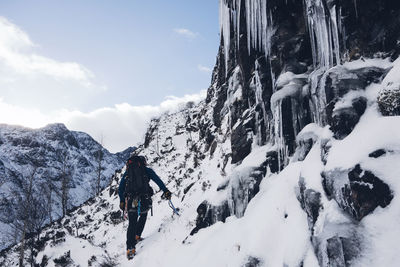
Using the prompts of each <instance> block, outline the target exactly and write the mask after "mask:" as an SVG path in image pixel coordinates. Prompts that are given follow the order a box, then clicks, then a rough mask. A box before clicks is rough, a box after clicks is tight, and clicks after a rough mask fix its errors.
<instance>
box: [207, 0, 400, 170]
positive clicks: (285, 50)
mask: <svg viewBox="0 0 400 267" xmlns="http://www.w3.org/2000/svg"><path fill="white" fill-rule="evenodd" d="M223 2H224V4H225V5H226V6H227V7H228V8H229V9H230V10H231V11H232V14H233V13H235V14H239V15H240V16H237V17H235V16H234V15H226V16H227V17H224V18H223V20H225V23H228V26H229V27H225V28H223V30H225V31H228V30H229V33H228V32H225V33H224V32H222V33H221V42H220V49H219V52H218V56H217V63H216V66H215V68H214V71H213V75H212V85H211V87H210V88H209V90H208V94H207V100H206V102H207V105H208V106H210V107H211V108H212V109H213V113H212V118H213V125H214V126H215V127H217V128H219V127H220V126H221V121H222V120H223V119H224V117H225V116H229V118H230V127H231V129H232V134H233V135H234V139H233V141H232V143H231V148H232V155H233V162H240V161H241V160H242V159H243V158H244V157H246V156H247V155H248V153H249V149H251V147H250V146H249V141H248V136H249V133H251V134H252V136H254V138H253V140H257V143H258V144H265V143H267V142H275V143H278V145H279V146H281V147H279V149H280V150H282V151H281V152H280V153H281V154H284V159H283V161H282V164H284V163H285V161H286V157H288V156H290V155H292V154H293V153H294V151H295V148H296V143H295V137H296V135H297V133H298V132H299V131H300V130H301V129H302V128H303V127H304V126H305V125H307V124H308V123H310V122H317V123H320V124H323V125H322V126H324V125H326V124H329V125H331V126H332V127H333V129H334V130H335V133H336V138H338V139H342V138H344V137H345V136H346V135H348V134H349V132H351V130H352V129H353V128H354V125H355V124H356V123H357V122H358V120H359V117H360V116H361V115H362V114H363V112H364V110H365V105H364V104H365V103H362V102H363V101H361V103H359V104H361V106H360V107H358V106H354V105H356V104H357V103H354V105H353V106H352V107H348V108H346V109H342V110H337V111H336V112H333V110H334V108H335V104H336V103H337V102H338V101H339V100H341V99H342V98H343V97H344V96H345V95H346V94H347V93H348V92H350V91H358V90H360V91H363V90H364V89H365V87H366V86H368V85H369V84H371V83H373V82H379V81H380V80H381V79H382V76H383V75H384V74H385V73H386V72H387V70H384V69H381V68H378V67H365V68H359V69H352V70H349V69H346V68H345V67H342V66H340V67H336V68H333V69H331V68H332V67H334V66H335V65H338V63H339V61H340V62H342V61H346V60H349V59H359V58H361V57H372V56H374V55H375V56H376V55H377V53H378V54H379V55H380V56H383V57H385V56H388V55H389V56H392V58H395V57H396V56H397V55H399V52H400V45H399V42H398V41H397V40H398V36H399V35H400V22H399V21H398V19H397V17H398V15H399V14H400V4H399V3H395V2H394V1H391V0H379V1H373V0H367V1H366V2H363V3H362V4H359V5H355V3H356V2H354V1H344V0H330V1H327V0H322V1H321V2H322V4H321V5H322V8H323V9H324V12H325V13H324V15H323V16H325V17H326V18H330V19H331V20H334V22H332V21H330V23H335V24H337V25H336V26H337V28H332V27H333V26H332V24H329V23H327V22H326V21H328V20H329V19H327V20H326V21H325V22H324V21H313V22H314V23H327V28H328V30H329V31H330V32H328V33H327V34H328V35H335V34H337V36H338V40H337V41H338V44H335V45H337V46H338V47H333V45H332V51H324V50H322V47H320V46H319V42H320V40H318V39H316V40H313V39H312V38H317V37H315V33H314V35H313V34H312V32H311V31H313V30H312V29H313V28H312V26H310V25H309V24H310V23H311V21H312V20H315V19H316V17H313V14H314V13H313V12H316V11H317V10H318V8H315V5H318V2H319V1H280V0H272V1H268V3H267V5H266V9H267V10H266V11H265V13H266V14H267V18H266V20H267V25H266V26H265V27H266V28H262V29H255V31H266V32H267V35H266V36H263V37H257V36H253V35H254V33H251V32H248V30H249V29H248V28H247V25H246V21H247V19H248V18H247V17H246V16H248V14H249V13H246V5H245V1H236V0H224V1H223ZM239 3H240V5H241V6H240V8H239V6H238V5H239ZM260 8H261V7H260ZM264 8H265V6H264ZM239 9H240V13H239V12H238V10H239ZM253 15H254V14H253ZM371 18H373V20H372V19H371ZM257 20H261V18H257ZM269 20H271V22H268V21H269ZM270 23H271V25H273V27H270V26H271V25H270ZM250 27H252V26H250ZM253 30H254V29H253ZM228 36H229V38H226V37H228ZM257 38H258V39H257ZM253 39H256V41H254V40H253ZM261 39H262V40H261ZM254 42H261V43H265V44H264V45H265V47H260V46H259V45H257V44H255V43H254ZM335 49H337V51H338V54H337V55H336V54H335V53H336V52H335V51H336V50H335ZM314 50H316V51H314ZM333 50H335V51H333ZM317 52H318V53H319V54H318V53H317ZM324 53H326V56H329V57H332V58H334V57H335V56H337V57H338V58H337V59H334V60H332V61H331V64H330V65H328V66H323V62H320V59H319V58H318V55H320V54H324ZM329 53H330V54H329ZM313 70H314V71H313ZM285 72H291V73H293V74H294V75H296V74H304V75H305V76H304V77H303V78H302V79H303V80H302V82H303V85H304V84H306V85H307V84H308V87H309V92H308V93H307V94H304V93H302V94H299V93H297V94H296V95H290V96H289V95H288V96H286V97H284V98H282V99H281V100H279V101H278V103H277V105H278V107H279V110H280V111H279V112H277V109H275V108H274V107H271V98H272V96H273V94H274V93H275V92H276V91H278V92H279V91H280V90H284V89H285V87H284V86H283V87H279V86H278V84H277V83H276V79H277V78H278V77H279V76H280V75H281V74H282V73H285ZM318 73H319V74H318ZM315 78H316V79H315ZM296 79H298V78H296ZM313 83H314V84H313ZM237 92H240V95H241V97H240V98H235V97H233V96H234V95H236V94H235V93H237ZM323 98H326V99H325V100H324V101H323V102H322V104H321V103H318V101H322V100H323ZM382 99H383V98H382ZM382 102H387V101H382ZM392 102H393V101H392ZM381 106H384V104H382V105H381ZM318 109H322V110H318ZM381 109H382V110H383V112H382V113H383V114H388V113H390V112H391V111H389V112H388V113H387V112H386V111H384V110H386V109H387V108H381ZM385 112H386V113H385ZM321 113H326V114H325V115H324V116H325V117H326V118H325V119H323V120H322V121H319V119H318V117H320V116H321V115H320V114H321ZM391 114H392V113H391ZM393 114H395V113H393ZM248 118H252V123H251V124H252V125H251V127H247V126H244V125H245V124H246V123H245V121H246V120H247V119H248ZM274 121H275V123H274ZM277 121H279V124H280V125H281V126H279V128H277V126H278V124H277V123H276V122H277ZM237 125H241V126H240V127H237ZM207 128H208V129H211V128H212V125H208V126H207ZM286 149H287V150H286ZM282 152H283V153H282Z"/></svg>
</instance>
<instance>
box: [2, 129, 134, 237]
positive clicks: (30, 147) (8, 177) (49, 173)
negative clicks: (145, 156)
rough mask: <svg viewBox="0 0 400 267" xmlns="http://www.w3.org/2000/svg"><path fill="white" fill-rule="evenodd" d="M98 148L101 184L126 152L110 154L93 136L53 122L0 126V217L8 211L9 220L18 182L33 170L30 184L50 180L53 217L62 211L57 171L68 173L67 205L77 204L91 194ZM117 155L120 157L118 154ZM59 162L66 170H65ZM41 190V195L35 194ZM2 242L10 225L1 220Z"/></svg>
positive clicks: (39, 187)
mask: <svg viewBox="0 0 400 267" xmlns="http://www.w3.org/2000/svg"><path fill="white" fill-rule="evenodd" d="M99 151H101V154H102V155H103V158H102V160H101V167H102V173H101V175H102V178H101V186H102V187H105V186H106V185H107V184H108V182H109V179H110V177H111V175H112V174H114V171H115V170H116V169H118V168H120V167H121V166H122V165H123V164H124V161H125V158H121V157H126V155H125V154H126V153H125V154H119V155H114V154H111V153H110V152H108V151H107V150H106V149H104V148H103V147H102V146H101V145H100V144H99V143H97V142H96V141H95V140H94V139H93V138H92V137H90V136H89V135H88V134H86V133H83V132H74V131H69V130H68V129H67V128H66V127H65V126H64V125H63V124H51V125H48V126H46V127H44V128H40V129H35V130H33V129H28V128H24V127H19V126H11V125H5V124H3V125H0V179H1V187H0V196H1V199H0V203H1V216H2V217H4V215H5V214H7V218H8V219H9V220H10V222H12V221H13V220H14V219H13V213H12V211H10V208H11V209H12V206H13V205H15V201H14V198H16V197H17V195H18V192H19V191H21V190H22V188H21V187H22V186H21V184H22V183H23V182H24V181H25V180H26V179H27V178H28V177H30V175H31V174H32V173H34V177H35V178H34V189H35V191H38V192H39V191H40V190H41V189H43V185H49V184H52V186H53V187H54V188H53V189H52V190H53V192H54V196H53V200H52V201H53V211H52V217H53V219H57V218H58V217H59V216H60V214H61V210H60V209H61V205H60V203H61V201H59V196H58V195H57V193H59V192H60V191H61V190H60V187H61V181H60V176H61V175H62V172H63V171H65V172H68V175H69V176H70V182H69V186H70V187H71V189H70V192H69V193H70V200H69V203H68V209H69V208H72V207H75V206H78V205H80V204H82V203H83V202H84V201H86V200H87V199H88V198H90V197H91V196H92V195H93V194H94V187H95V185H96V177H97V169H98V162H99V160H98V153H99ZM120 156H121V157H120ZM63 167H65V168H64V170H63ZM39 194H43V192H42V193H39ZM0 225H1V229H2V232H3V233H4V234H2V235H1V238H2V240H1V241H2V242H4V243H5V244H4V245H7V244H9V241H10V238H9V237H8V235H7V234H6V233H7V232H8V230H10V228H9V227H8V226H7V225H5V224H0Z"/></svg>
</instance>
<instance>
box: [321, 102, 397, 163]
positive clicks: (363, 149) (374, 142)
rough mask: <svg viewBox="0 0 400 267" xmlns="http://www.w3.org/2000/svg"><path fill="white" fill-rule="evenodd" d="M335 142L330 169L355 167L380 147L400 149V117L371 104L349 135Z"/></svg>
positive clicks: (330, 158) (331, 153)
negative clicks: (386, 115) (389, 114)
mask: <svg viewBox="0 0 400 267" xmlns="http://www.w3.org/2000/svg"><path fill="white" fill-rule="evenodd" d="M332 144H333V146H332V148H331V150H330V152H329V156H328V163H327V166H326V168H327V169H328V170H332V169H334V168H338V167H340V168H344V169H345V168H350V167H353V166H354V165H355V164H357V163H358V162H360V161H362V160H363V159H366V158H368V154H369V153H372V152H374V151H375V150H378V149H387V150H396V151H400V117H398V116H392V117H382V116H381V115H380V114H378V111H377V110H376V106H371V107H369V108H368V109H367V110H366V111H365V114H364V115H363V116H362V117H361V119H360V121H359V123H358V124H357V125H356V127H355V128H354V130H353V131H352V132H351V133H350V134H349V135H348V136H347V137H346V138H344V139H343V140H340V141H338V140H336V141H332ZM349 147H351V149H348V148H349Z"/></svg>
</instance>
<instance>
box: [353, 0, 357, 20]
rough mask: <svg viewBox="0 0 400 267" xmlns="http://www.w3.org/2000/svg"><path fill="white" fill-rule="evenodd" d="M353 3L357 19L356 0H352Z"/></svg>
mask: <svg viewBox="0 0 400 267" xmlns="http://www.w3.org/2000/svg"><path fill="white" fill-rule="evenodd" d="M353 3H354V9H355V11H356V18H357V19H358V10H357V0H353Z"/></svg>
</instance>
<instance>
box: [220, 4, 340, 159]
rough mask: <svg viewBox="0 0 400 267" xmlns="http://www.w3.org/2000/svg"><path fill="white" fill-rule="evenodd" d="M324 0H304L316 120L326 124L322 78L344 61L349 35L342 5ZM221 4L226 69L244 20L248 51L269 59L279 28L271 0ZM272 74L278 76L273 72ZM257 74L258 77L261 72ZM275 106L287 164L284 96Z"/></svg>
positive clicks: (276, 136) (279, 144) (258, 93)
mask: <svg viewBox="0 0 400 267" xmlns="http://www.w3.org/2000/svg"><path fill="white" fill-rule="evenodd" d="M282 1H285V0H282ZM323 1H325V0H305V1H304V8H305V14H306V15H307V18H306V20H307V24H308V31H309V34H310V40H311V51H312V58H313V65H314V72H313V73H311V74H310V75H309V84H310V93H311V97H312V102H313V104H312V105H313V107H312V109H313V111H314V112H313V113H314V114H315V115H314V116H315V117H314V118H313V120H314V121H315V122H316V123H318V124H320V125H324V124H325V122H326V120H325V118H324V117H325V116H324V113H325V111H324V108H325V105H326V97H325V93H324V92H323V91H324V88H322V85H323V82H321V76H322V77H323V76H324V74H325V73H326V71H327V70H328V69H329V68H332V67H333V66H335V65H337V64H340V47H339V43H340V41H339V35H341V36H344V35H345V32H344V27H342V23H341V17H342V16H341V9H338V12H337V8H336V6H332V7H331V8H330V9H329V8H328V7H327V5H326V3H324V2H323ZM219 4H220V29H221V35H222V37H223V43H224V57H225V66H226V68H225V69H226V71H227V72H228V61H229V58H230V54H229V51H230V50H231V47H232V46H234V47H235V49H236V51H238V50H239V43H240V41H241V40H240V36H241V34H242V32H240V26H241V23H245V24H246V27H245V28H246V35H247V48H248V53H249V54H251V52H252V50H253V51H257V52H262V53H264V54H265V56H266V58H267V61H269V53H270V48H271V37H272V36H273V35H274V34H275V28H274V24H273V15H272V13H271V12H270V9H269V8H268V1H267V0H220V2H219ZM243 7H245V10H242V9H243ZM243 12H244V13H243ZM232 33H235V36H231V34H232ZM256 64H257V62H256ZM256 69H257V68H256ZM257 71H258V70H256V71H255V75H256V76H257V75H258V73H257ZM226 74H227V73H226ZM272 77H274V74H273V73H272ZM255 78H256V79H257V78H258V76H257V77H255ZM272 83H273V84H272V88H274V89H273V93H275V91H276V85H275V79H274V78H273V79H272ZM255 84H256V86H255V95H256V100H257V104H261V106H262V109H261V110H262V112H263V113H264V114H262V116H260V117H263V118H264V119H266V117H267V116H266V112H267V110H266V108H265V101H266V100H265V99H262V85H261V83H260V82H259V81H258V82H256V83H255ZM321 84H322V85H321ZM253 87H254V86H253ZM267 101H268V100H267ZM271 107H273V110H271V111H272V113H273V117H274V123H273V125H274V130H273V131H274V133H273V134H274V140H275V144H276V146H277V147H278V151H279V154H280V155H279V157H281V158H283V159H284V160H283V163H284V164H285V163H287V162H285V161H287V160H288V155H287V154H288V152H287V151H288V149H287V147H286V145H285V139H284V136H283V129H282V110H281V109H282V107H281V100H279V102H278V103H274V105H271ZM265 123H266V124H267V123H269V122H265ZM258 139H260V138H258Z"/></svg>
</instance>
